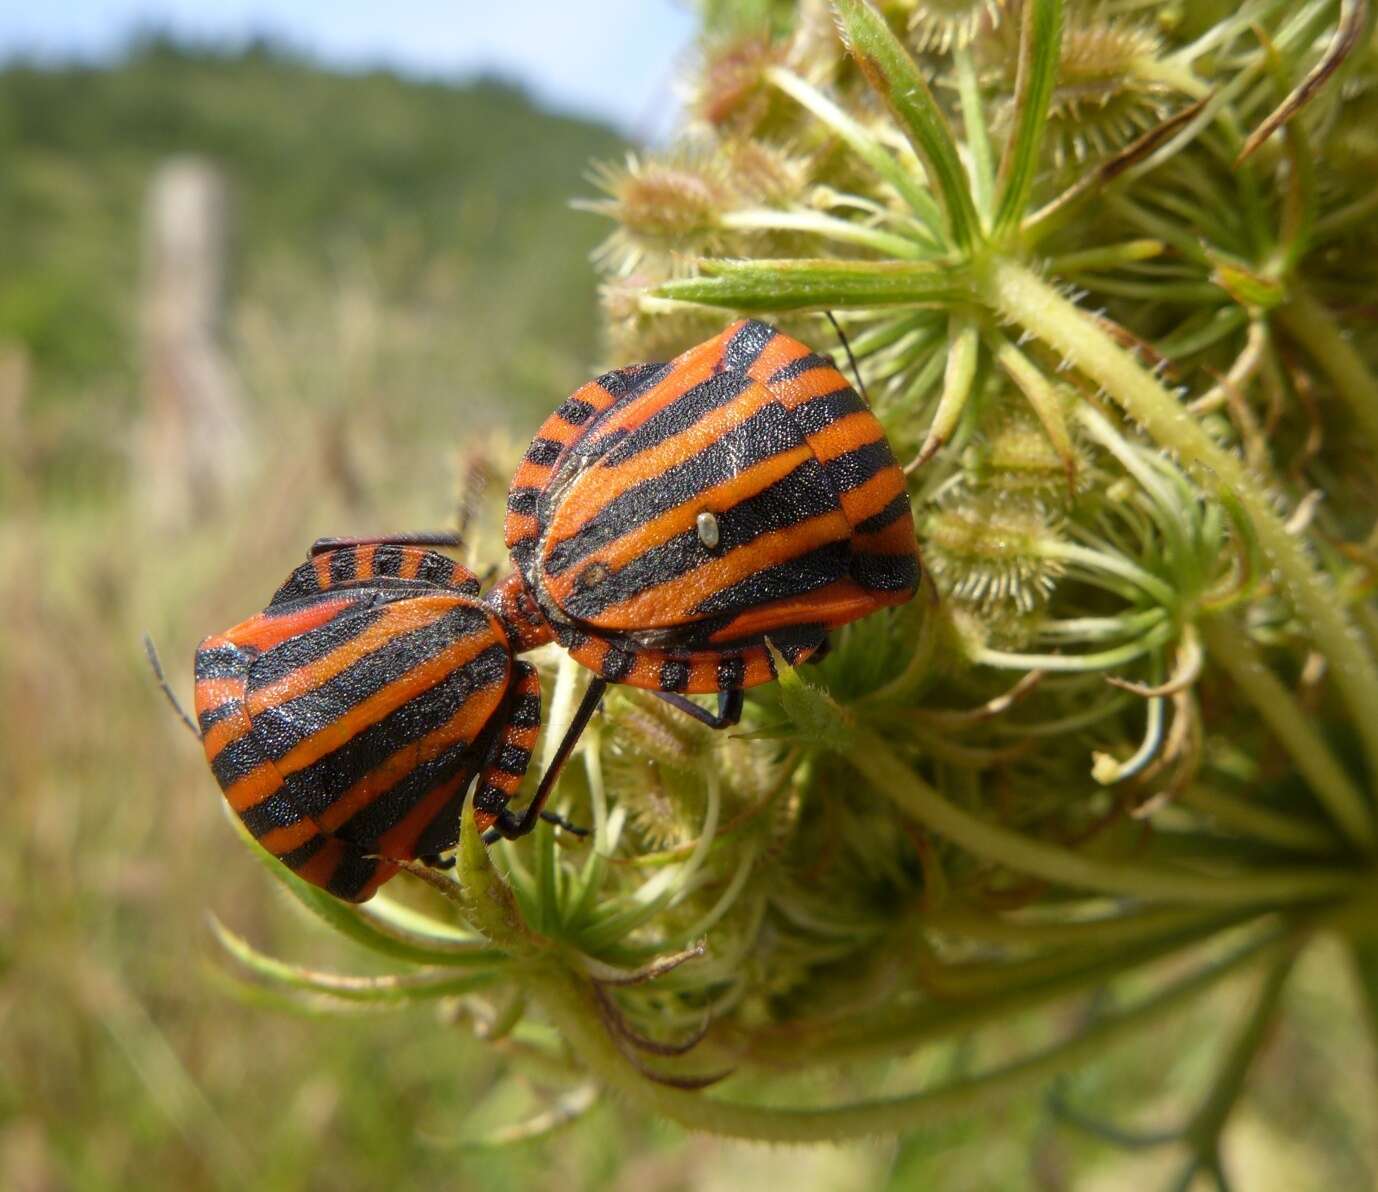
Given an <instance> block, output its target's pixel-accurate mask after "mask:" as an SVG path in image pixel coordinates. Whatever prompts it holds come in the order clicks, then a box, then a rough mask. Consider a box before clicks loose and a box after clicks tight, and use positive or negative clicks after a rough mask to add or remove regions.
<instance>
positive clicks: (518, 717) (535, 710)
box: [507, 695, 541, 728]
mask: <svg viewBox="0 0 1378 1192" xmlns="http://www.w3.org/2000/svg"><path fill="white" fill-rule="evenodd" d="M507 722H508V723H509V724H510V725H511V726H512V727H513V728H540V727H541V697H540V696H538V695H519V696H517V698H516V700H515V702H514V703H513V704H512V712H511V714H510V715H509V716H508V720H507Z"/></svg>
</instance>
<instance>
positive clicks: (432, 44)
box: [0, 0, 694, 138]
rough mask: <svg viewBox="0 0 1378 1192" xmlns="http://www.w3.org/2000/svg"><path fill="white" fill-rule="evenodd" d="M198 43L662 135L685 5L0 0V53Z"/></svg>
mask: <svg viewBox="0 0 1378 1192" xmlns="http://www.w3.org/2000/svg"><path fill="white" fill-rule="evenodd" d="M141 28H142V29H148V28H153V29H166V30H170V31H173V32H179V33H185V34H187V35H189V36H191V37H195V38H197V39H199V40H208V39H209V40H216V41H221V40H228V41H242V40H245V39H247V38H250V37H252V36H254V35H255V34H261V33H267V34H270V35H273V36H275V37H277V38H279V39H281V40H284V41H286V42H287V43H289V44H291V45H293V46H295V47H297V48H299V49H303V50H306V51H308V52H309V53H311V54H312V55H313V56H315V57H317V58H319V59H321V60H323V61H325V62H328V63H332V64H335V65H339V66H343V67H347V68H361V67H367V66H374V65H379V64H382V65H387V66H392V67H395V68H398V69H400V70H403V71H406V72H408V73H413V74H420V75H424V76H427V77H441V78H463V77H465V76H468V75H472V74H474V73H477V72H480V71H488V72H492V73H499V74H502V75H503V76H505V77H507V78H511V79H514V80H516V81H518V82H520V83H521V84H522V85H523V86H525V87H526V88H527V89H528V90H529V91H530V92H531V93H532V94H534V95H536V96H537V97H538V98H539V99H541V100H543V101H544V102H546V103H547V104H549V105H551V106H555V107H559V108H562V109H564V110H568V111H575V112H580V113H583V114H589V115H595V116H600V117H603V118H604V119H607V120H611V121H613V122H614V123H616V124H617V125H618V127H620V128H621V129H623V130H624V131H626V132H630V133H633V134H635V135H639V136H642V137H646V138H653V137H655V136H657V135H663V134H664V133H665V132H666V131H667V127H668V125H669V123H670V120H671V115H670V113H671V111H672V110H673V106H674V90H673V86H672V82H673V77H674V72H675V66H676V64H677V63H678V62H680V61H681V60H682V59H683V56H684V54H685V53H686V51H687V50H688V47H689V45H690V42H691V40H692V37H693V28H694V19H693V12H692V7H691V3H690V0H496V2H494V0H448V2H446V0H277V3H274V2H273V0H29V2H25V3H12V4H4V3H0V57H4V58H8V57H12V56H14V55H16V54H24V55H37V56H41V57H44V58H51V59H64V58H72V57H80V58H93V57H94V58H99V57H101V56H105V55H108V54H110V53H112V52H114V51H116V50H117V49H118V48H119V47H120V46H121V45H123V44H124V43H125V42H126V41H127V40H128V38H129V36H130V34H131V32H133V31H135V30H138V29H141Z"/></svg>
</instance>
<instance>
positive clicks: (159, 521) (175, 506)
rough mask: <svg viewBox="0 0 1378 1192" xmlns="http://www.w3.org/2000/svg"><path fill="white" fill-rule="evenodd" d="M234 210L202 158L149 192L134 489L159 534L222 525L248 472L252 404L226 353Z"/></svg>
mask: <svg viewBox="0 0 1378 1192" xmlns="http://www.w3.org/2000/svg"><path fill="white" fill-rule="evenodd" d="M228 206H229V204H228V196H227V193H226V188H225V183H224V180H223V179H222V177H221V175H220V172H219V171H218V170H217V169H216V168H215V167H214V166H213V165H211V164H210V163H208V162H205V161H202V160H199V159H196V158H188V157H177V158H170V159H168V160H167V161H165V162H163V163H162V164H161V165H160V166H159V167H158V169H157V170H156V171H155V173H154V175H153V178H152V181H151V183H150V185H149V192H148V204H147V211H146V216H145V230H144V253H145V260H144V281H143V296H142V311H141V314H142V333H143V399H144V420H143V434H142V443H141V450H140V458H139V466H138V470H137V474H136V478H135V484H136V487H137V488H138V489H139V490H140V496H141V498H142V504H143V507H144V510H145V513H146V514H147V516H148V518H149V520H150V522H151V524H152V525H153V526H154V527H155V528H156V529H159V530H164V531H168V530H183V529H187V528H189V527H190V526H191V525H193V524H195V523H197V522H198V521H201V520H203V519H205V518H207V517H213V516H214V515H215V514H217V513H218V512H220V511H221V510H222V509H224V508H225V506H226V504H227V502H228V501H229V499H230V498H231V495H232V494H233V492H234V490H235V489H236V487H237V486H238V484H239V483H240V482H241V481H242V479H243V477H244V474H245V470H246V464H247V452H246V427H245V415H244V408H243V400H242V397H241V394H240V391H239V386H238V384H237V382H236V378H235V376H234V374H233V370H232V369H231V367H230V364H229V361H228V359H227V358H226V354H225V351H224V348H223V346H222V343H221V333H222V326H223V322H224V300H225V298H224V296H225V283H226V276H225V273H226V268H225V261H226V247H227V236H228V233H227V223H228Z"/></svg>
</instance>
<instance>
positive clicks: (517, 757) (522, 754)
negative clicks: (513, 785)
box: [492, 742, 531, 778]
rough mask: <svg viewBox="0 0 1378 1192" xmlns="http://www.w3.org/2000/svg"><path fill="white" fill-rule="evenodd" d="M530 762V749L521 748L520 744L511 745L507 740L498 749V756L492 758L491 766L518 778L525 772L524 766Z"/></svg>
mask: <svg viewBox="0 0 1378 1192" xmlns="http://www.w3.org/2000/svg"><path fill="white" fill-rule="evenodd" d="M530 764H531V750H529V749H523V748H522V747H521V746H520V745H513V744H511V743H510V742H509V743H507V744H505V745H504V746H503V747H502V748H501V749H499V750H498V756H497V757H495V758H494V759H493V762H492V768H493V769H494V770H501V771H502V773H504V774H512V775H514V776H516V777H517V778H520V777H521V776H522V775H523V774H525V773H526V767H527V766H529V765H530Z"/></svg>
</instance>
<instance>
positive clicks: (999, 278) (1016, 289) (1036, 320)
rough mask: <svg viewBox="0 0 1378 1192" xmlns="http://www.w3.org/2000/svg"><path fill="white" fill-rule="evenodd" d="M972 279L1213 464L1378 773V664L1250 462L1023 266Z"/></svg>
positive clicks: (1169, 438) (999, 264)
mask: <svg viewBox="0 0 1378 1192" xmlns="http://www.w3.org/2000/svg"><path fill="white" fill-rule="evenodd" d="M972 281H973V282H974V284H975V286H976V287H977V289H978V290H979V292H980V293H981V294H982V296H983V297H984V298H985V300H986V301H987V302H988V303H989V304H990V305H991V306H992V307H994V308H995V309H996V310H998V311H1000V312H1001V313H1002V314H1004V315H1005V316H1007V317H1008V318H1010V319H1012V320H1013V321H1014V322H1016V323H1018V324H1019V325H1020V326H1021V327H1023V328H1025V329H1026V330H1028V331H1029V332H1031V333H1032V334H1033V335H1034V336H1036V337H1037V338H1038V339H1040V340H1042V341H1043V342H1044V343H1046V344H1048V345H1049V346H1050V347H1051V348H1053V349H1054V350H1055V351H1057V352H1059V353H1060V354H1061V355H1062V356H1063V357H1064V358H1065V359H1067V360H1068V361H1069V362H1070V363H1071V364H1072V365H1074V366H1075V367H1076V368H1078V369H1079V370H1080V371H1081V372H1082V373H1083V374H1084V375H1086V376H1087V377H1089V378H1090V379H1092V380H1093V381H1095V382H1096V383H1097V384H1099V385H1100V386H1101V387H1102V388H1104V389H1105V391H1106V392H1107V393H1108V394H1109V395H1110V396H1111V397H1112V398H1113V399H1114V400H1115V401H1116V402H1118V403H1119V404H1120V405H1121V406H1122V407H1123V408H1124V410H1125V412H1126V413H1128V414H1129V415H1130V417H1132V418H1134V419H1136V420H1137V421H1138V422H1140V423H1141V424H1142V425H1143V426H1144V427H1145V429H1146V430H1147V431H1148V433H1149V434H1150V435H1152V436H1153V438H1154V439H1156V440H1157V441H1158V444H1159V445H1160V446H1161V447H1163V448H1165V449H1167V450H1169V451H1172V452H1174V453H1176V454H1177V455H1178V456H1179V457H1180V458H1181V459H1182V461H1183V462H1184V463H1186V464H1192V465H1196V466H1198V467H1201V468H1203V469H1205V470H1206V471H1207V472H1208V473H1210V474H1211V475H1212V476H1213V477H1214V480H1215V482H1216V483H1217V484H1218V485H1219V486H1220V487H1221V488H1222V489H1225V490H1226V491H1227V492H1229V493H1231V494H1233V496H1234V498H1235V499H1236V500H1237V501H1238V503H1239V505H1240V506H1241V507H1242V508H1243V509H1244V511H1245V512H1246V513H1247V514H1248V516H1249V520H1250V521H1251V522H1252V523H1253V527H1254V532H1255V534H1256V536H1257V538H1258V542H1259V545H1260V546H1261V547H1262V549H1263V550H1264V552H1265V553H1266V554H1267V555H1268V557H1269V559H1271V561H1272V563H1273V566H1274V567H1275V568H1276V570H1277V572H1278V575H1279V576H1280V578H1281V579H1282V581H1283V583H1284V584H1285V586H1286V591H1287V593H1288V595H1289V596H1290V598H1291V601H1292V604H1293V607H1294V608H1295V610H1296V612H1297V615H1298V617H1299V618H1300V619H1301V620H1302V622H1303V623H1304V624H1305V625H1306V626H1307V627H1308V628H1309V630H1310V634H1311V637H1312V639H1313V641H1314V643H1315V646H1316V649H1317V650H1318V651H1319V652H1320V653H1321V654H1322V655H1324V657H1325V659H1326V661H1327V663H1328V664H1329V667H1330V673H1331V674H1332V675H1333V676H1334V680H1335V685H1336V687H1337V688H1338V689H1339V693H1340V695H1341V697H1342V698H1343V699H1344V701H1345V703H1346V704H1347V705H1348V707H1349V711H1350V714H1351V716H1352V717H1353V721H1354V725H1355V728H1356V729H1357V731H1358V733H1359V736H1360V739H1361V740H1362V742H1363V747H1364V752H1365V755H1366V757H1367V759H1368V764H1369V769H1370V772H1371V773H1373V774H1375V775H1378V667H1375V665H1374V661H1373V658H1372V656H1371V655H1370V654H1369V652H1368V649H1367V646H1366V643H1365V642H1364V641H1363V639H1362V638H1361V637H1360V635H1359V634H1358V633H1357V632H1356V631H1355V628H1354V625H1353V624H1352V623H1351V621H1350V619H1349V617H1348V616H1347V615H1346V613H1345V610H1344V608H1343V606H1342V605H1341V603H1340V601H1339V600H1338V599H1337V597H1336V594H1335V590H1334V585H1333V584H1332V583H1331V582H1330V580H1329V578H1328V577H1326V576H1324V575H1322V574H1321V573H1320V572H1319V571H1318V570H1317V569H1316V567H1315V566H1314V564H1313V563H1312V560H1311V558H1310V556H1309V555H1308V553H1307V551H1306V550H1305V548H1304V547H1303V545H1302V544H1301V543H1300V542H1298V541H1297V539H1296V538H1295V537H1294V536H1293V535H1292V534H1291V533H1289V531H1288V530H1287V527H1286V525H1285V523H1284V522H1283V519H1282V518H1280V517H1279V516H1278V515H1277V513H1276V512H1275V511H1274V509H1273V504H1272V501H1271V499H1270V496H1269V494H1268V493H1267V492H1265V491H1264V489H1263V488H1262V487H1261V486H1260V485H1259V484H1258V483H1257V482H1256V481H1255V480H1254V478H1253V476H1251V475H1250V474H1249V473H1248V471H1246V469H1245V467H1244V465H1243V463H1242V462H1241V461H1240V460H1239V459H1238V458H1237V457H1236V456H1234V455H1232V454H1231V453H1230V452H1228V451H1226V450H1225V449H1224V448H1223V447H1221V446H1220V445H1219V444H1218V443H1216V442H1215V441H1214V440H1213V439H1212V438H1211V437H1210V435H1209V434H1207V432H1206V430H1205V429H1204V428H1203V427H1202V426H1201V424H1200V423H1199V422H1198V421H1197V420H1196V419H1195V418H1193V417H1192V416H1191V415H1190V414H1189V413H1188V412H1187V411H1186V410H1184V409H1183V408H1182V405H1181V403H1180V402H1178V401H1177V399H1176V398H1175V397H1174V396H1173V395H1172V394H1171V393H1170V392H1168V390H1167V389H1165V388H1164V387H1163V386H1162V384H1161V383H1160V382H1159V381H1158V380H1157V379H1156V378H1155V377H1154V376H1152V375H1151V374H1150V373H1148V372H1146V371H1145V370H1144V369H1143V368H1141V367H1140V366H1139V364H1138V363H1137V362H1136V361H1135V359H1134V358H1133V356H1131V355H1130V354H1129V353H1128V352H1127V351H1125V349H1123V348H1121V347H1120V346H1119V345H1118V344H1117V343H1115V341H1114V340H1113V339H1112V338H1111V337H1110V336H1109V335H1107V334H1106V333H1105V332H1104V331H1103V330H1102V329H1101V328H1100V327H1098V326H1097V325H1096V324H1095V323H1094V322H1093V321H1092V320H1091V319H1089V318H1088V317H1087V316H1086V314H1085V313H1084V312H1083V311H1081V310H1080V309H1078V308H1077V307H1076V306H1075V305H1074V304H1073V303H1071V302H1069V301H1068V300H1067V299H1066V298H1064V297H1063V296H1062V295H1061V294H1060V293H1058V291H1057V290H1056V289H1055V288H1054V287H1053V286H1051V285H1049V284H1048V283H1047V282H1046V281H1044V280H1043V279H1042V278H1041V277H1039V276H1038V275H1037V274H1035V273H1034V272H1033V271H1032V270H1030V269H1029V268H1027V267H1026V266H1024V265H1022V264H1020V263H1019V262H1017V261H1013V260H1010V259H1009V258H1007V257H1003V256H1000V255H996V254H992V255H990V256H987V257H986V258H985V259H984V260H981V261H978V262H976V263H975V268H974V269H973V270H972Z"/></svg>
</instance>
